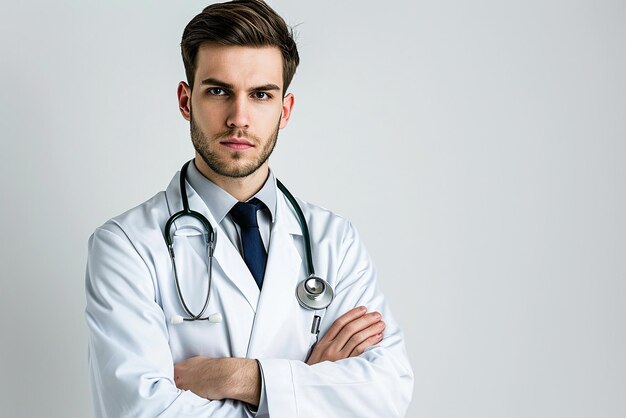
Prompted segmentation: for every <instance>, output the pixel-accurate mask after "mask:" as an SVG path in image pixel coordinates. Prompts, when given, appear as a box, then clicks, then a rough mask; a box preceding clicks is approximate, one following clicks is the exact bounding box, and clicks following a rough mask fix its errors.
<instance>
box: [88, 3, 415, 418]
mask: <svg viewBox="0 0 626 418" xmlns="http://www.w3.org/2000/svg"><path fill="white" fill-rule="evenodd" d="M181 46H182V55H183V61H184V64H185V70H186V73H187V83H185V82H181V83H180V84H179V86H178V101H179V107H180V111H181V114H182V115H183V117H184V118H185V119H186V120H188V121H189V122H190V126H191V139H192V143H193V145H194V148H195V150H196V154H195V158H194V159H193V161H192V162H191V163H189V164H188V165H186V166H185V168H184V169H183V170H181V173H177V174H176V175H175V176H174V178H173V180H172V182H171V183H170V185H169V186H168V188H167V190H166V191H165V192H161V193H159V194H157V195H156V196H155V197H153V198H152V199H150V200H149V201H147V202H145V203H144V204H142V205H140V206H138V207H136V208H134V209H131V210H130V211H128V212H126V213H125V214H123V215H120V216H118V217H116V218H113V219H112V220H110V221H108V222H107V223H105V224H104V225H103V226H102V227H100V228H98V229H97V230H96V231H95V232H94V234H93V235H92V237H91V238H90V241H89V260H88V264H87V275H86V291H87V308H86V316H87V324H88V328H89V336H90V340H89V368H90V374H91V385H92V394H93V402H94V408H95V412H96V416H98V417H101V416H111V417H122V416H129V417H130V416H132V417H138V416H142V417H143V416H145V417H156V416H159V417H170V416H171V417H181V416H189V417H250V416H257V417H263V416H271V417H289V418H294V417H309V416H311V417H312V416H329V417H376V418H381V417H385V418H386V417H398V416H403V415H404V413H405V411H406V408H407V406H408V403H409V401H410V398H411V393H412V387H413V374H412V371H411V368H410V365H409V363H408V360H407V356H406V352H405V348H404V343H403V338H402V334H401V331H400V330H399V328H398V326H397V324H396V323H395V321H394V320H393V318H392V316H391V313H390V312H389V309H388V307H387V305H386V303H385V301H384V298H383V295H382V294H381V292H380V290H379V289H378V286H377V283H376V278H375V272H374V269H373V266H372V264H371V261H370V258H369V256H368V255H367V253H366V251H365V249H364V247H363V245H362V244H361V242H360V241H359V238H358V235H357V233H356V231H355V229H354V228H353V227H352V225H351V224H350V223H349V222H348V221H347V220H345V219H343V218H341V217H339V216H337V215H335V214H333V213H330V212H328V211H327V210H324V209H322V208H319V207H317V206H314V205H311V204H309V203H306V202H302V201H298V202H297V203H291V202H290V201H289V199H288V197H287V194H286V193H287V192H284V191H282V190H281V189H280V187H278V182H277V180H276V179H275V178H274V176H273V174H272V172H271V171H270V169H269V165H268V157H269V156H270V154H271V153H272V150H273V148H274V145H275V144H276V139H277V136H278V131H279V130H280V129H282V128H284V127H285V126H286V125H287V123H288V121H289V117H290V115H291V111H292V109H293V106H294V96H293V95H292V94H291V93H289V94H287V93H286V91H287V88H288V86H289V83H290V81H291V79H292V77H293V75H294V73H295V70H296V67H297V65H298V61H299V58H298V52H297V49H296V45H295V42H294V41H293V38H292V35H291V32H290V31H289V29H288V27H287V26H286V24H285V22H284V21H283V19H282V18H280V16H278V15H277V14H276V13H275V12H274V11H273V10H272V9H271V8H270V7H269V6H267V5H266V4H265V3H263V2H262V1H255V0H242V1H234V2H230V3H223V4H214V5H212V6H209V7H207V8H206V9H205V10H204V11H203V12H202V13H201V14H199V15H198V16H196V17H195V18H194V19H193V20H192V21H191V22H190V23H189V24H188V25H187V27H186V29H185V31H184V34H183V39H182V44H181ZM181 176H184V177H183V178H182V182H181ZM180 185H182V187H181V186H180ZM185 196H186V197H185ZM186 201H187V202H186ZM186 205H187V206H188V207H189V209H190V210H192V211H195V212H198V213H200V214H201V215H202V216H204V217H206V219H207V221H208V223H210V226H208V227H207V224H204V223H203V221H199V220H198V219H197V218H194V217H190V216H188V215H185V216H182V217H176V215H175V213H177V212H179V211H181V210H183V209H184V208H185V206H186ZM297 207H300V208H301V210H302V211H303V216H304V221H305V222H306V223H307V224H308V229H309V232H310V237H307V235H309V234H307V233H305V232H304V227H303V226H302V224H301V221H300V220H299V218H298V216H297ZM172 215H174V218H176V219H173V220H171V221H169V219H170V217H172ZM205 229H212V230H213V231H214V232H215V236H214V237H213V240H212V243H211V244H208V245H207V243H206V241H205V237H206V236H207V235H206V234H205V233H204V232H202V231H204V230H205ZM198 231H200V232H198ZM164 237H165V238H164ZM168 238H169V239H171V240H172V245H171V248H170V247H168V245H167V244H166V240H167V239H168ZM307 238H309V239H310V243H311V247H312V259H311V260H308V255H307V250H306V248H307V242H306V241H307ZM207 254H208V255H207ZM309 261H311V262H312V264H313V265H314V266H315V271H316V274H315V275H316V276H320V277H323V278H325V279H326V280H327V282H323V281H318V282H315V283H313V286H311V287H310V288H309V290H310V291H312V292H313V293H315V292H316V291H317V290H319V291H320V292H322V290H324V289H325V292H327V291H329V289H332V291H333V293H334V295H333V296H334V298H332V302H331V303H330V305H329V306H328V307H327V308H325V307H324V306H314V307H313V308H314V309H307V306H305V305H306V304H307V303H306V302H302V300H300V301H299V300H298V299H297V298H296V293H298V292H296V288H297V287H298V286H301V285H302V283H312V282H309V281H307V280H306V279H307V276H308V275H309V273H308V269H307V266H308V264H307V263H308V262H309ZM299 289H300V288H299ZM299 294H300V293H298V295H299ZM323 294H324V295H327V293H323ZM328 294H330V293H328ZM318 296H319V295H318ZM318 296H315V295H314V297H313V299H311V301H312V302H313V304H314V305H315V304H316V303H318V302H319V297H318ZM328 300H330V299H328ZM381 314H382V315H381ZM183 317H185V319H186V320H183ZM383 317H384V319H385V322H384V323H383V321H382V318H383ZM170 318H172V320H170ZM193 319H196V320H193ZM320 320H321V327H320V329H319V330H320V332H319V335H320V336H321V337H320V338H319V341H317V334H316V330H317V327H318V324H319V323H320ZM383 331H384V334H383ZM316 341H317V342H316Z"/></svg>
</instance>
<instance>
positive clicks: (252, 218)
mask: <svg viewBox="0 0 626 418" xmlns="http://www.w3.org/2000/svg"><path fill="white" fill-rule="evenodd" d="M262 207H263V202H261V201H260V200H259V199H257V198H256V197H255V198H254V199H252V200H250V201H249V202H237V203H236V204H235V206H233V208H232V209H231V210H230V214H231V216H232V217H233V219H234V220H235V222H237V225H239V226H240V227H241V228H258V227H259V224H258V223H257V217H256V213H257V211H258V210H259V209H261V208H262Z"/></svg>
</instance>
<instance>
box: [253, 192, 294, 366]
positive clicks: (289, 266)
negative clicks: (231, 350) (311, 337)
mask: <svg viewBox="0 0 626 418" xmlns="http://www.w3.org/2000/svg"><path fill="white" fill-rule="evenodd" d="M297 222H298V221H297V218H295V215H294V214H293V212H292V211H291V210H290V207H289V206H288V205H287V203H286V202H285V200H284V198H283V197H282V194H280V193H279V195H278V199H277V204H276V221H275V222H274V223H273V224H272V231H271V236H270V245H269V252H268V257H267V265H266V268H265V276H264V278H263V289H262V291H261V296H260V299H259V305H258V309H257V312H256V317H255V320H254V326H253V328H252V336H251V337H250V345H249V347H248V357H249V358H256V357H259V356H261V357H263V356H267V355H269V354H270V353H271V347H273V346H275V344H276V341H277V338H279V337H281V335H280V333H281V332H282V331H284V330H282V329H281V328H280V327H277V326H275V324H276V323H278V322H281V321H282V320H284V318H290V317H291V315H292V313H293V309H294V302H295V304H296V305H297V301H296V297H295V289H296V285H297V283H298V281H299V280H300V275H301V274H303V273H302V272H301V271H300V270H301V269H302V268H303V265H302V258H301V256H300V253H299V252H298V249H297V247H296V240H299V239H301V237H299V236H300V235H301V234H302V231H301V230H300V226H299V224H298V223H297ZM282 338H284V335H283V336H282Z"/></svg>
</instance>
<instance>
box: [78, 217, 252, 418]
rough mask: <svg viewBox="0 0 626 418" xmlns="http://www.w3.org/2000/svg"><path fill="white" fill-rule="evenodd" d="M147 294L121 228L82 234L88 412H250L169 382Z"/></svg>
mask: <svg viewBox="0 0 626 418" xmlns="http://www.w3.org/2000/svg"><path fill="white" fill-rule="evenodd" d="M113 231H115V232H113ZM155 296H156V295H155V287H154V282H153V280H152V276H151V274H150V269H149V268H148V266H147V265H146V264H145V262H144V260H143V259H142V258H141V256H140V254H139V253H138V252H137V251H136V250H135V248H134V247H133V245H132V243H131V242H130V241H129V240H128V238H127V237H126V236H125V235H124V232H123V231H122V230H121V229H120V228H119V227H117V226H116V225H111V224H106V225H105V227H101V228H99V229H97V230H96V232H94V234H93V235H92V236H91V237H90V239H89V255H88V261H87V271H86V298H87V305H86V310H85V315H86V321H87V329H88V336H89V361H88V362H89V374H90V383H91V393H92V401H93V407H94V412H95V416H96V417H116V418H117V417H161V418H165V417H212V418H215V417H230V418H238V417H251V416H252V415H251V414H250V413H249V412H247V410H246V408H245V407H244V405H243V403H241V402H237V401H233V400H224V401H209V400H207V399H204V398H201V397H199V396H197V395H195V394H194V393H193V392H191V391H183V390H180V389H178V388H177V387H176V385H175V384H174V365H173V359H172V356H171V352H170V349H169V343H168V331H167V326H166V318H165V316H164V314H163V311H162V309H161V307H160V306H159V305H158V304H157V303H156V302H155V300H156V297H155Z"/></svg>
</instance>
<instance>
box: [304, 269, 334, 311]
mask: <svg viewBox="0 0 626 418" xmlns="http://www.w3.org/2000/svg"><path fill="white" fill-rule="evenodd" d="M334 297H335V294H334V292H333V288H332V286H331V285H330V284H328V282H327V281H326V280H324V279H321V278H319V277H317V276H313V275H311V276H309V277H308V278H306V279H304V280H302V281H301V282H300V283H298V286H297V287H296V298H297V299H298V303H300V306H302V307H303V308H305V309H310V310H318V309H326V308H327V307H328V305H330V303H331V302H332V301H333V298H334Z"/></svg>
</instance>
